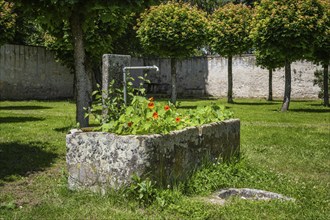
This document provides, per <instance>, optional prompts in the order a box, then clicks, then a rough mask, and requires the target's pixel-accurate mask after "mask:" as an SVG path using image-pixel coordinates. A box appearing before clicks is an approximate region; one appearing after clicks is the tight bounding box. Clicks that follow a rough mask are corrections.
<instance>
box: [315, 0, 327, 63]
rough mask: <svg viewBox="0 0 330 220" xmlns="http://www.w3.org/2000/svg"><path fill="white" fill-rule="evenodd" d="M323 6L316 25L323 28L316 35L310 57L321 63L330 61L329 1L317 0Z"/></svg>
mask: <svg viewBox="0 0 330 220" xmlns="http://www.w3.org/2000/svg"><path fill="white" fill-rule="evenodd" d="M319 2H320V3H321V6H322V8H323V16H322V17H320V18H319V19H320V20H319V22H318V25H319V26H320V28H322V29H323V31H322V32H321V34H319V35H318V36H317V42H316V45H315V47H314V50H313V54H312V57H311V59H312V60H313V61H315V62H316V63H321V64H322V65H329V63H330V2H329V1H327V0H319Z"/></svg>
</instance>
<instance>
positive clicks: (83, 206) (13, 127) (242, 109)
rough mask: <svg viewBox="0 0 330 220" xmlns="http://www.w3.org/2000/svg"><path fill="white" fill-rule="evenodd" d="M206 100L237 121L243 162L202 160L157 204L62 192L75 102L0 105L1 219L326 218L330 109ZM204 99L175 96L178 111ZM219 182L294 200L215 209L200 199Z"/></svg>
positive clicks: (314, 105) (314, 103) (329, 205)
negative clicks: (176, 193) (170, 198)
mask: <svg viewBox="0 0 330 220" xmlns="http://www.w3.org/2000/svg"><path fill="white" fill-rule="evenodd" d="M212 101H214V102H217V103H221V104H223V105H224V106H226V107H227V108H228V109H230V110H232V111H233V112H234V115H235V117H237V118H240V120H241V152H242V156H243V160H242V162H241V163H238V164H236V165H230V166H229V167H224V166H223V165H214V166H213V165H211V166H206V167H205V168H204V169H202V170H200V171H198V172H197V173H196V176H194V177H193V179H192V180H191V181H190V182H188V183H187V184H186V188H185V189H179V190H182V192H183V193H185V194H183V195H182V196H181V198H180V199H179V201H178V202H174V203H173V204H171V205H170V206H168V207H165V208H160V207H159V206H157V205H153V206H151V207H149V208H140V207H139V206H138V203H136V202H135V201H131V200H127V199H125V198H123V197H122V195H121V194H119V193H110V194H108V195H106V196H100V195H95V194H92V193H89V192H70V191H69V190H67V187H66V183H67V182H66V181H67V180H66V165H65V153H66V148H65V134H66V133H67V132H68V130H69V129H70V128H72V127H74V126H75V115H74V111H75V105H74V103H72V102H68V101H51V102H39V101H22V102H7V101H6V102H0V122H1V124H0V219H2V218H3V219H143V218H144V219H196V218H199V219H207V218H209V219H221V218H222V219H330V190H329V188H330V147H329V146H330V109H329V108H325V107H323V106H321V105H320V101H293V102H291V105H290V111H289V112H286V113H282V112H280V111H279V109H280V107H281V102H280V101H273V102H267V101H264V100H258V99H237V100H235V102H236V103H235V104H227V103H226V102H225V100H224V99H221V100H212ZM210 102H211V101H210V100H183V101H182V102H181V105H180V106H181V107H180V108H179V110H180V111H185V110H186V109H189V108H195V106H197V105H207V104H209V103H210ZM235 166H236V167H235ZM181 187H182V186H181ZM221 187H250V188H260V189H265V190H270V191H275V192H278V193H283V194H285V195H288V196H291V197H294V198H295V199H296V202H293V203H292V202H291V203H288V202H278V201H272V202H251V201H242V200H238V199H233V200H231V201H230V203H228V204H227V205H225V206H218V205H213V204H209V203H207V202H205V201H204V200H203V199H201V196H203V197H204V196H207V195H209V194H210V192H211V191H214V190H217V189H218V188H221ZM184 191H186V192H184Z"/></svg>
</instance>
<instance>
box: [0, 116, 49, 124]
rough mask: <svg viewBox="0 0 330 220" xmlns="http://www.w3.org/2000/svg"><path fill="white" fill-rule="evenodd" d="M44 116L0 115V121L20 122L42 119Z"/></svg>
mask: <svg viewBox="0 0 330 220" xmlns="http://www.w3.org/2000/svg"><path fill="white" fill-rule="evenodd" d="M43 120H45V119H44V118H38V117H0V123H22V122H29V121H43Z"/></svg>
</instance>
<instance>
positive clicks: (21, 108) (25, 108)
mask: <svg viewBox="0 0 330 220" xmlns="http://www.w3.org/2000/svg"><path fill="white" fill-rule="evenodd" d="M51 108H52V107H46V106H34V105H22V106H0V110H38V109H51Z"/></svg>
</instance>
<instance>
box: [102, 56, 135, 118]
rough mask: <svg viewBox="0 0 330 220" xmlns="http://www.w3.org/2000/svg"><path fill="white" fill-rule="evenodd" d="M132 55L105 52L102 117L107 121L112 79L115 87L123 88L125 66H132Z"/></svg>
mask: <svg viewBox="0 0 330 220" xmlns="http://www.w3.org/2000/svg"><path fill="white" fill-rule="evenodd" d="M130 64H131V56H129V55H118V54H104V55H103V57H102V104H103V109H102V118H103V121H106V120H107V118H108V111H107V109H106V108H105V104H104V102H105V100H106V99H107V98H108V96H109V93H108V88H109V85H110V82H111V80H115V84H114V87H115V88H119V89H121V88H122V86H123V84H122V83H123V68H124V67H125V66H130Z"/></svg>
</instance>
